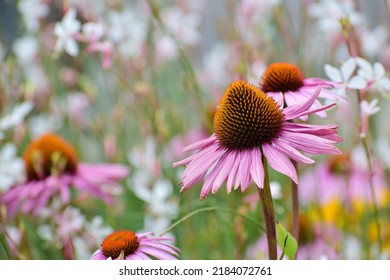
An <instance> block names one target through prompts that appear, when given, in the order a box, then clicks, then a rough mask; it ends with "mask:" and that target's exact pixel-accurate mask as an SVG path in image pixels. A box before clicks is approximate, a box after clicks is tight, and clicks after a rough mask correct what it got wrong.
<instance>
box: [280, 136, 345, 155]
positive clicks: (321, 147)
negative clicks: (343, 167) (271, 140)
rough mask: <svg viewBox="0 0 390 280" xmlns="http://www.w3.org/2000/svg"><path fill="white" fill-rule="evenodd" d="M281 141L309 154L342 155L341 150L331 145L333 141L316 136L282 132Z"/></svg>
mask: <svg viewBox="0 0 390 280" xmlns="http://www.w3.org/2000/svg"><path fill="white" fill-rule="evenodd" d="M280 139H283V140H284V141H286V142H287V143H288V144H289V145H291V146H292V147H294V148H296V149H299V150H302V151H304V152H307V153H309V154H324V153H325V154H340V150H339V149H337V148H336V147H334V146H333V145H331V143H333V141H330V140H328V139H324V138H322V137H318V136H315V135H310V134H303V133H290V132H282V133H281V137H280Z"/></svg>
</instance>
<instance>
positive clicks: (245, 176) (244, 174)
mask: <svg viewBox="0 0 390 280" xmlns="http://www.w3.org/2000/svg"><path fill="white" fill-rule="evenodd" d="M250 167H251V151H250V150H244V151H242V157H241V163H240V168H239V169H238V176H240V181H241V192H244V191H245V190H246V188H247V187H248V186H249V184H250V182H251V175H250Z"/></svg>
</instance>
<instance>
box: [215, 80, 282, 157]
mask: <svg viewBox="0 0 390 280" xmlns="http://www.w3.org/2000/svg"><path fill="white" fill-rule="evenodd" d="M283 118H284V115H283V113H282V111H280V110H279V106H278V105H277V104H276V102H275V101H274V100H273V99H272V98H271V97H268V96H267V95H266V94H265V93H264V92H262V91H261V90H259V89H258V88H256V87H255V86H253V85H251V84H249V83H247V82H245V81H236V82H233V83H232V84H231V85H230V86H229V87H228V88H227V89H226V91H225V94H224V96H223V98H222V100H221V102H220V104H219V106H218V108H217V111H216V113H215V116H214V132H215V134H216V136H217V139H218V140H219V142H220V143H221V144H222V146H224V147H226V148H229V149H240V150H242V149H249V148H253V147H256V146H259V145H261V144H262V143H266V142H270V141H271V140H272V139H273V138H274V137H276V136H277V134H278V132H279V131H280V129H281V127H282V124H283Z"/></svg>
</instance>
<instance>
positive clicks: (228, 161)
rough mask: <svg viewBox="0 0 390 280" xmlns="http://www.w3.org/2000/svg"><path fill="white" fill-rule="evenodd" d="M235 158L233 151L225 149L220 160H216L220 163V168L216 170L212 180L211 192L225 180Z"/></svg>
mask: <svg viewBox="0 0 390 280" xmlns="http://www.w3.org/2000/svg"><path fill="white" fill-rule="evenodd" d="M235 158H236V155H235V153H234V152H233V153H232V152H229V151H227V152H226V153H225V154H224V155H223V157H222V158H221V160H220V161H219V162H218V164H220V165H221V169H220V170H219V172H218V175H217V177H216V178H215V180H214V183H213V187H212V189H211V192H212V193H215V192H216V191H217V190H218V189H219V188H220V186H221V185H222V184H223V182H225V180H226V178H227V177H228V175H229V172H230V171H231V168H232V165H233V163H234V160H235Z"/></svg>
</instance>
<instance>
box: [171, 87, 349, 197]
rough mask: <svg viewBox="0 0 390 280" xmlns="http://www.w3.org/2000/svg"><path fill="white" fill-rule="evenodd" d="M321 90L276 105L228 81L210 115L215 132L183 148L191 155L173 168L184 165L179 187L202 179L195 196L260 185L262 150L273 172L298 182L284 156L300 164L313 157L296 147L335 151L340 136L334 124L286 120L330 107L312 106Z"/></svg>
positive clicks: (253, 88) (267, 98) (255, 90)
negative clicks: (294, 101)
mask: <svg viewBox="0 0 390 280" xmlns="http://www.w3.org/2000/svg"><path fill="white" fill-rule="evenodd" d="M319 93H320V89H318V90H317V91H316V92H315V93H314V94H312V96H311V97H310V98H309V99H308V100H307V101H306V102H305V103H302V104H296V105H293V106H289V107H287V108H284V109H281V108H280V107H279V106H278V104H277V103H276V102H275V101H274V100H273V99H272V98H271V97H268V96H267V95H266V94H265V93H263V92H262V91H260V90H259V89H258V88H256V87H254V86H253V85H250V84H248V83H247V82H244V81H236V82H233V83H232V84H231V85H230V86H229V87H228V88H227V89H226V91H225V95H224V97H223V98H222V100H221V102H220V104H219V106H218V109H217V112H216V114H215V117H214V133H213V134H212V135H211V136H210V137H209V138H207V139H204V140H201V141H198V142H196V143H194V144H192V145H190V146H188V147H186V148H185V151H196V153H195V154H194V155H192V156H190V157H188V158H186V159H184V160H182V161H179V162H176V163H174V164H173V165H174V166H181V165H185V166H186V169H185V171H184V172H183V173H182V175H181V177H180V178H181V182H180V184H181V185H182V189H181V191H185V190H187V189H188V188H190V187H191V186H193V185H195V184H197V183H198V182H199V181H201V180H202V178H203V177H205V182H204V184H203V187H202V190H201V193H200V197H201V199H203V198H205V197H206V196H207V195H208V194H209V193H210V192H212V193H215V192H216V191H217V190H218V189H219V188H220V187H221V185H222V184H223V183H224V182H225V181H226V188H227V192H228V193H230V192H231V190H232V188H233V186H234V189H237V188H238V187H239V186H240V185H241V191H245V190H246V188H247V187H248V185H249V184H250V182H251V179H253V181H254V182H255V183H256V185H257V186H258V187H259V188H262V187H263V181H264V169H263V163H262V154H263V155H264V156H265V158H266V159H267V160H268V162H269V164H270V165H271V167H272V168H273V169H275V170H276V171H278V172H280V173H282V174H285V175H287V176H288V177H290V178H291V179H292V180H293V181H295V182H296V183H298V176H297V173H296V170H295V167H294V166H293V164H292V163H291V161H290V160H289V159H288V157H290V158H292V159H294V160H296V161H297V162H300V163H305V164H309V163H313V162H314V161H313V160H312V159H310V158H308V157H306V156H304V155H303V154H302V153H300V152H299V151H298V149H299V150H302V151H304V152H307V153H311V154H323V153H329V154H338V153H340V151H339V150H338V149H337V148H336V147H334V146H333V144H334V143H338V142H340V141H341V140H342V139H341V137H339V136H338V135H337V125H308V124H295V123H291V122H289V120H292V119H296V118H299V117H302V116H307V115H309V114H313V113H316V112H319V111H323V110H326V109H327V108H330V107H332V106H333V105H334V104H332V105H328V106H324V107H319V108H317V109H311V108H312V105H313V103H314V101H315V100H316V98H317V97H318V95H319Z"/></svg>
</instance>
